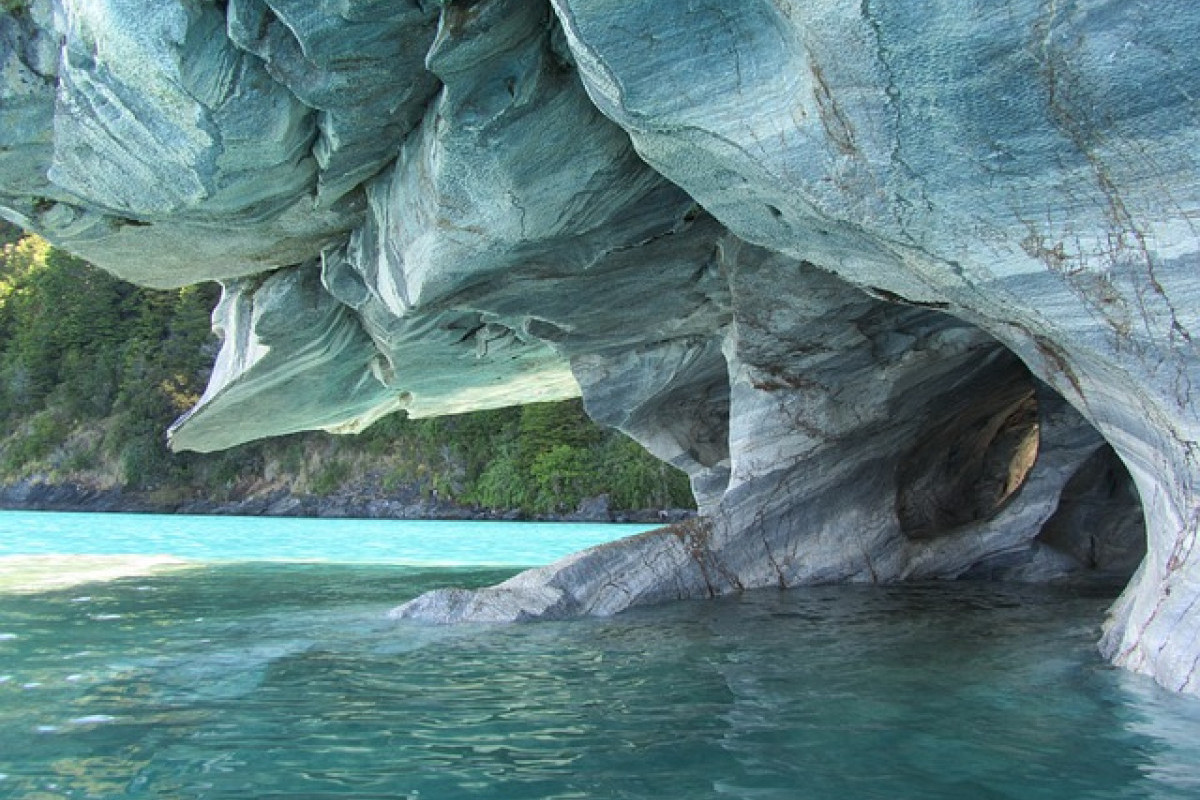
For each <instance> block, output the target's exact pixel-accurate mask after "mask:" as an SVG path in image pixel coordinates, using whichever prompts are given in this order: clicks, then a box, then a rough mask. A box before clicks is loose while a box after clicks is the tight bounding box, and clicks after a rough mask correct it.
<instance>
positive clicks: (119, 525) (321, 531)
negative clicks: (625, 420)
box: [0, 511, 655, 566]
mask: <svg viewBox="0 0 1200 800" xmlns="http://www.w3.org/2000/svg"><path fill="white" fill-rule="evenodd" d="M654 527H655V526H653V525H611V524H607V523H571V524H562V523H546V522H479V521H464V522H459V521H453V520H382V519H379V520H365V519H305V518H296V517H219V516H209V517H201V516H187V515H181V514H179V515H164V514H55V513H45V512H40V511H0V557H2V556H15V555H27V556H28V555H43V554H57V553H70V554H74V555H80V554H90V555H146V556H152V555H170V556H173V557H176V558H191V559H199V560H203V561H212V560H222V561H325V562H338V563H348V564H355V563H359V564H410V565H417V564H419V565H427V566H432V565H436V566H495V565H504V566H509V565H514V564H515V565H520V566H533V565H539V564H547V563H549V562H551V561H553V560H555V559H557V558H561V557H562V556H565V555H568V554H570V553H574V552H576V551H578V550H583V549H585V548H588V547H591V546H593V545H597V544H601V543H603V542H609V541H612V540H613V539H615V538H617V537H620V536H629V535H632V534H634V533H637V532H639V531H647V530H651V529H652V528H654Z"/></svg>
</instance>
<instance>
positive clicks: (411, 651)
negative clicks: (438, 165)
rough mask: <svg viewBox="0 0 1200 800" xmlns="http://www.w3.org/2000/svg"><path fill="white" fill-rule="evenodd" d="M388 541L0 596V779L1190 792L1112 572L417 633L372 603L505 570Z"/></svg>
mask: <svg viewBox="0 0 1200 800" xmlns="http://www.w3.org/2000/svg"><path fill="white" fill-rule="evenodd" d="M53 516H57V515H53ZM64 516H67V517H68V518H67V519H60V520H59V521H58V522H57V523H56V524H61V525H64V526H66V527H68V528H69V527H71V525H72V524H73V523H74V522H75V521H77V520H80V521H82V520H83V518H82V517H74V516H71V515H64ZM160 519H161V518H160ZM10 521H11V520H10ZM138 521H142V522H145V521H148V520H147V518H135V519H134V521H133V522H131V523H129V524H137V522H138ZM241 522H242V520H229V519H223V518H222V519H215V520H211V524H212V525H215V526H221V525H224V526H230V525H232V526H238V525H239V524H240V523H241ZM261 522H263V521H261V520H253V521H252V523H253V524H259V523H261ZM266 522H267V523H270V522H273V521H270V520H268V521H266ZM291 522H292V521H286V522H285V526H284V527H286V525H288V524H290V523H291ZM316 524H318V525H322V526H323V525H326V524H330V525H334V526H340V525H343V524H345V525H348V526H349V527H348V528H346V529H344V530H345V531H347V532H348V533H349V534H351V535H352V534H353V529H354V523H343V522H340V521H338V522H332V521H327V520H322V521H319V522H318V523H316ZM369 524H371V525H373V524H374V523H369ZM404 524H407V523H404ZM522 527H523V526H520V525H515V526H513V527H512V528H510V529H508V535H509V536H512V537H515V538H521V535H522V534H521V528H522ZM562 527H563V528H564V531H563V534H564V535H569V533H570V529H572V528H574V526H562ZM4 530H6V531H7V532H6V533H5V536H6V538H8V539H9V541H8V542H7V543H6V545H5V546H6V547H9V548H11V547H12V546H13V545H12V541H13V540H15V539H16V538H17V537H16V535H15V534H13V533H12V531H11V530H8V529H4ZM264 530H265V531H268V532H269V531H270V530H271V528H270V526H269V524H268V526H267V527H266V528H257V529H255V533H254V535H256V536H262V535H264V533H263V531H264ZM280 530H283V528H280ZM472 530H474V527H473V526H469V527H467V528H466V529H465V530H464V532H463V535H468V536H469V535H470V533H471V531H472ZM609 530H610V536H611V535H614V534H616V533H620V532H623V531H622V530H620V529H617V530H614V529H612V528H610V529H609ZM364 535H365V534H364ZM249 536H250V533H249V532H247V533H245V534H244V537H249ZM201 539H203V537H201ZM168 543H169V542H168ZM260 544H261V543H260ZM282 548H283V546H282V545H281V549H282ZM354 548H355V545H354V544H353V543H349V542H348V543H347V544H346V547H344V548H339V550H338V551H337V552H333V553H329V554H327V555H328V556H329V557H330V558H331V560H337V561H344V560H346V559H347V558H348V556H347V553H346V552H345V551H347V550H350V551H352V550H354ZM153 552H154V553H156V554H162V553H166V554H168V555H179V554H178V553H172V552H171V550H170V549H167V550H155V551H153ZM143 555H145V553H143ZM256 558H258V557H257V556H256ZM388 561H390V562H393V563H389V564H367V563H316V562H314V563H296V562H294V561H293V562H292V563H269V562H262V561H256V562H254V563H250V562H239V561H230V560H225V561H221V562H214V563H189V564H182V565H179V564H177V565H175V567H176V568H175V571H173V572H169V573H164V574H151V575H138V576H131V577H125V578H120V579H116V580H109V581H104V582H91V583H80V584H77V585H73V586H70V587H66V588H60V589H54V590H43V591H29V590H28V589H26V590H23V591H21V592H20V593H16V592H7V593H0V797H5V798H7V797H12V798H22V800H24V799H25V798H29V799H31V800H43V798H126V797H135V798H239V799H241V798H250V799H256V798H401V800H409V799H413V800H415V799H417V798H419V799H420V800H455V799H457V798H504V799H505V800H509V799H514V800H519V799H520V798H531V799H532V798H562V799H565V798H655V799H656V800H662V799H664V798H689V799H690V798H746V799H747V800H749V799H750V798H754V799H756V800H757V799H760V798H768V799H772V800H773V799H774V798H779V799H780V800H783V798H788V799H789V800H790V799H791V798H830V799H831V800H833V799H834V798H837V799H838V800H840V799H841V798H880V799H881V800H882V799H883V798H886V799H887V800H896V799H897V798H914V799H915V798H953V799H954V800H962V799H963V798H984V799H985V800H986V799H988V798H1013V800H1018V799H1019V800H1029V799H1031V798H1033V799H1037V798H1046V799H1047V800H1049V799H1050V798H1054V799H1055V800H1057V799H1059V798H1064V799H1071V800H1074V799H1075V798H1097V799H1099V798H1104V799H1105V800H1110V799H1112V798H1196V797H1200V701H1196V700H1195V699H1191V698H1183V697H1179V696H1175V695H1172V694H1170V693H1167V692H1164V691H1162V690H1160V689H1158V688H1157V687H1156V686H1155V685H1154V684H1153V683H1151V682H1150V681H1148V680H1146V679H1143V678H1140V677H1137V676H1132V675H1128V674H1126V673H1124V672H1122V671H1119V670H1114V669H1110V668H1109V667H1108V666H1106V665H1105V664H1104V663H1103V662H1102V661H1101V660H1100V658H1099V657H1098V656H1097V654H1096V651H1095V646H1094V643H1095V641H1096V639H1097V637H1098V632H1099V631H1098V626H1099V622H1100V621H1101V619H1102V617H1103V613H1104V609H1105V608H1106V607H1107V605H1108V604H1109V603H1110V602H1111V599H1112V592H1111V591H1110V590H1107V589H1099V588H1074V589H1071V588H1064V587H1059V588H1051V587H1019V586H1016V587H1014V586H1001V585H990V584H964V583H958V584H938V585H917V586H906V587H862V586H858V587H817V588H811V589H802V590H794V591H789V592H778V591H765V592H756V593H750V594H747V595H745V596H742V597H735V598H727V599H723V600H718V601H701V602H689V603H678V604H672V605H669V606H663V607H659V608H653V609H642V610H635V611H632V612H629V613H626V614H622V615H619V616H617V617H614V618H611V619H604V620H583V621H578V622H570V623H541V624H532V625H503V626H476V625H472V626H457V627H429V626H420V625H415V624H412V623H406V622H399V621H394V620H389V619H387V618H386V612H387V610H388V609H390V608H392V607H393V606H395V605H396V604H398V603H399V602H402V601H403V600H405V599H408V598H410V597H413V596H415V595H417V594H419V593H420V592H422V591H425V590H428V589H431V588H434V587H439V586H446V585H458V586H473V585H483V584H487V583H492V582H495V581H497V580H500V579H503V578H504V577H507V576H508V575H510V574H512V573H513V572H514V571H515V569H514V568H512V567H509V568H505V567H495V566H492V567H486V566H448V565H439V566H413V565H409V566H403V565H396V564H395V563H394V561H395V559H393V558H389V559H388Z"/></svg>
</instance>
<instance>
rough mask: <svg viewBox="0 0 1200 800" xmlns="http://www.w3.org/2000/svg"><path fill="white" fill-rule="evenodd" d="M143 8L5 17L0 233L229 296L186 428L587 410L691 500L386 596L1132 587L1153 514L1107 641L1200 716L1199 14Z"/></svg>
mask: <svg viewBox="0 0 1200 800" xmlns="http://www.w3.org/2000/svg"><path fill="white" fill-rule="evenodd" d="M151 5H152V8H148V7H147V5H146V3H144V2H138V3H133V2H129V0H109V2H105V3H100V4H97V3H85V2H81V1H80V2H76V1H75V0H56V2H55V3H53V4H51V3H50V2H49V0H34V1H33V2H31V3H29V4H28V6H22V7H21V8H20V9H18V10H17V11H16V12H13V13H10V14H8V15H5V16H4V17H2V18H0V63H2V64H3V65H4V66H3V74H4V76H5V78H4V81H3V83H2V85H0V104H2V105H0V108H2V113H3V117H4V120H5V122H6V124H5V126H3V131H0V137H3V139H2V140H0V145H3V146H2V147H0V207H2V209H3V214H4V215H5V216H6V217H7V218H9V219H12V220H14V221H16V222H18V223H20V224H22V225H24V226H26V227H29V228H32V229H35V230H38V231H41V232H44V233H45V234H46V235H48V236H49V237H50V238H52V239H53V240H55V241H56V242H58V243H61V244H63V245H64V246H67V247H69V248H71V249H73V250H75V251H76V252H78V253H80V254H82V255H84V256H86V257H88V258H91V259H92V260H94V261H96V262H97V263H99V264H100V265H101V266H104V267H106V268H108V269H110V270H112V271H114V272H116V273H118V274H121V275H124V276H126V277H129V278H132V279H135V280H139V281H142V282H145V283H148V284H151V285H157V286H175V285H181V284H185V283H189V282H194V281H199V280H208V279H220V280H222V282H223V283H224V284H225V288H226V295H225V299H224V300H223V301H222V304H221V306H220V308H219V309H218V312H217V314H216V316H215V320H216V324H217V327H218V328H219V329H220V330H221V331H222V332H223V333H224V337H225V339H224V347H223V350H222V353H221V356H220V358H219V360H218V365H217V368H216V370H215V371H214V378H213V383H212V385H211V386H210V389H209V391H208V393H206V395H205V397H204V398H203V399H202V400H201V402H200V404H199V405H198V406H197V408H196V409H195V410H194V411H193V412H191V414H190V415H189V416H187V417H185V418H184V419H182V420H181V421H180V423H178V425H177V426H176V428H175V429H174V431H173V434H172V435H173V441H174V442H175V444H176V446H179V447H189V448H194V449H213V448H220V447H226V446H229V445H231V444H234V443H236V442H238V441H243V440H245V439H247V438H253V437H257V436H265V435H272V434H278V433H286V432H290V431H294V430H300V429H305V428H323V429H326V430H356V429H358V428H360V427H362V426H364V425H366V424H369V423H370V421H372V420H373V419H375V418H377V417H378V416H379V415H381V414H385V413H389V412H391V411H394V410H397V409H406V410H407V411H408V412H409V413H410V414H413V415H418V416H419V415H431V414H441V413H453V412H455V411H461V410H467V409H471V408H485V407H492V406H498V405H503V404H509V403H514V402H528V401H530V400H534V399H552V398H557V397H564V396H569V395H572V394H577V393H580V392H582V394H583V397H584V401H585V404H586V406H587V408H588V411H589V413H590V414H592V415H593V416H594V417H595V418H597V419H599V420H601V421H603V422H606V423H608V424H612V425H615V426H617V427H620V428H621V429H622V430H624V431H626V432H627V433H629V434H630V435H632V436H634V437H635V438H637V439H638V440H639V441H640V442H642V443H643V444H644V445H645V446H646V447H647V448H648V449H649V450H650V451H651V452H652V453H654V454H655V455H657V456H659V457H660V458H662V459H664V460H667V461H669V462H671V463H673V464H675V465H677V466H679V467H681V468H683V469H685V470H686V471H687V472H688V473H689V475H690V476H691V479H692V485H693V488H694V491H695V494H696V497H697V500H698V502H699V504H700V507H701V510H702V514H703V516H702V517H701V519H699V520H697V521H693V522H689V523H686V524H684V525H683V526H682V527H675V528H671V529H665V530H664V531H661V532H658V533H655V534H650V535H646V536H643V537H640V538H637V539H635V540H632V541H629V542H626V543H622V544H619V545H614V546H609V547H605V548H601V549H599V550H595V551H591V552H589V553H585V554H581V555H579V556H576V557H574V558H572V559H569V560H568V561H566V562H564V563H562V564H559V565H556V566H554V567H551V568H546V569H543V570H540V571H537V572H534V573H530V574H527V575H524V576H520V577H519V578H517V579H514V580H513V581H511V582H509V583H508V584H505V585H504V586H501V587H496V588H495V589H492V590H486V591H484V592H481V593H454V592H451V593H442V594H438V595H435V596H432V597H427V598H422V599H420V600H418V601H415V602H414V603H413V604H410V605H409V606H407V607H405V608H404V609H402V610H400V611H399V612H398V613H400V614H401V615H405V616H421V617H424V618H435V619H451V618H455V619H457V618H471V619H515V618H528V617H541V616H566V615H571V614H580V613H612V612H614V611H617V610H620V609H621V608H625V607H628V606H629V605H632V604H636V603H642V602H651V601H658V600H661V599H664V598H669V597H690V596H700V595H706V594H719V593H723V592H728V591H738V590H741V589H745V588H750V587H756V586H781V585H782V586H790V585H795V584H797V583H806V582H817V581H831V580H855V581H894V580H907V579H918V578H952V577H958V576H963V575H976V574H979V575H999V576H1007V577H1014V578H1025V579H1034V578H1045V577H1047V576H1053V575H1060V574H1063V573H1064V571H1068V570H1070V569H1074V568H1079V567H1093V568H1100V569H1102V570H1110V571H1116V572H1121V571H1127V570H1128V569H1129V567H1130V565H1131V564H1132V562H1133V561H1135V560H1136V559H1137V556H1138V553H1140V550H1139V547H1138V540H1139V538H1140V537H1139V528H1138V524H1137V513H1136V511H1135V508H1136V500H1137V499H1140V503H1141V508H1142V512H1143V514H1144V530H1145V545H1146V556H1145V558H1144V559H1142V561H1141V564H1140V567H1139V568H1138V570H1137V573H1136V575H1134V576H1133V577H1132V579H1131V581H1130V584H1129V586H1128V588H1127V589H1126V591H1125V593H1124V594H1123V595H1122V599H1121V600H1120V601H1119V603H1118V604H1117V606H1116V607H1115V608H1114V611H1113V615H1112V618H1111V620H1110V621H1109V624H1108V627H1107V630H1106V634H1105V639H1104V645H1103V646H1104V648H1105V650H1106V652H1107V653H1108V654H1109V655H1110V656H1111V657H1112V658H1113V659H1114V660H1115V661H1116V662H1117V663H1120V664H1122V665H1124V666H1127V667H1130V668H1132V669H1135V670H1138V671H1141V672H1145V673H1147V674H1150V675H1153V676H1154V677H1155V678H1156V679H1157V680H1158V681H1159V682H1160V683H1162V684H1164V685H1166V686H1169V687H1171V688H1175V689H1182V690H1186V691H1200V674H1198V673H1200V645H1198V644H1197V641H1198V639H1197V637H1198V635H1200V623H1198V622H1197V621H1196V616H1195V603H1196V602H1197V599H1198V598H1200V554H1197V553H1196V552H1195V549H1196V536H1197V527H1198V524H1200V523H1198V519H1200V496H1198V492H1200V466H1197V458H1196V453H1195V447H1196V444H1195V443H1196V441H1197V440H1198V439H1200V418H1198V414H1197V409H1198V406H1197V404H1196V402H1195V401H1194V399H1193V397H1192V388H1191V387H1192V384H1193V382H1194V380H1195V379H1196V378H1197V377H1200V360H1198V358H1197V353H1196V350H1195V346H1194V344H1193V342H1192V334H1193V331H1194V330H1195V329H1196V327H1197V323H1198V322H1200V319H1198V317H1200V278H1197V275H1200V270H1198V269H1197V268H1198V267H1200V255H1198V252H1200V236H1198V235H1197V232H1196V230H1195V228H1194V220H1195V219H1196V217H1197V215H1198V212H1200V188H1198V187H1200V181H1197V180H1196V177H1197V169H1196V164H1195V161H1194V158H1195V156H1194V154H1195V153H1196V152H1200V150H1198V148H1197V145H1198V144H1200V141H1198V140H1200V120H1198V119H1197V109H1196V106H1195V101H1194V98H1195V97H1196V96H1197V92H1198V90H1200V51H1198V50H1197V49H1196V48H1195V47H1194V46H1193V45H1194V40H1195V38H1196V37H1197V35H1198V34H1200V11H1197V10H1196V9H1194V8H1192V7H1191V6H1190V5H1189V4H1187V3H1184V2H1180V1H1176V0H1171V2H1167V3H1166V4H1159V5H1157V6H1155V7H1153V8H1149V7H1144V6H1141V5H1138V4H1130V3H1125V2H1119V0H1094V2H1088V3H1084V4H1049V5H1047V4H1044V3H1040V2H1034V0H1006V2H1003V3H999V4H992V5H988V6H987V7H983V6H981V7H979V8H976V9H968V10H964V8H963V7H962V6H961V4H951V3H940V4H938V3H935V4H933V5H928V4H926V5H923V6H921V7H920V8H917V7H915V6H914V7H908V6H904V5H903V4H895V3H893V4H878V3H871V2H867V3H862V4H844V3H841V4H839V3H830V2H814V3H805V4H787V3H777V2H768V0H751V1H750V2H744V3H736V4H730V3H722V2H718V0H694V1H693V2H689V3H686V4H685V3H674V4H672V3H668V4H663V3H651V2H647V1H646V0H637V2H625V1H624V0H623V1H622V2H620V3H617V2H614V1H613V0H550V2H548V3H540V2H528V1H527V0H478V1H477V2H466V1H465V0H459V1H458V2H447V3H439V4H432V3H423V2H416V0H414V2H410V3H382V2H378V0H338V1H337V2H333V1H332V0H331V1H330V2H305V3H298V2H292V0H230V2H229V3H228V4H224V5H220V4H207V3H196V2H190V0H154V3H152V4H151ZM268 273H269V274H268ZM1105 446H1107V447H1111V452H1112V453H1114V454H1115V458H1116V459H1117V461H1119V463H1117V461H1113V460H1112V459H1113V456H1110V455H1108V453H1109V452H1110V451H1109V450H1106V449H1103V448H1104V447H1105ZM1126 470H1127V472H1126ZM1126 475H1127V476H1128V478H1126ZM1130 487H1132V488H1130ZM1135 490H1136V491H1135ZM1105 509H1110V510H1111V509H1116V510H1117V513H1116V515H1115V516H1113V515H1112V514H1109V513H1108V512H1107V511H1105ZM1098 515H1100V516H1103V517H1104V518H1105V519H1109V520H1119V522H1117V523H1114V524H1112V525H1104V526H1100V527H1098V528H1093V529H1092V530H1085V529H1087V528H1092V527H1093V523H1092V521H1093V520H1095V519H1096V518H1097V516H1098Z"/></svg>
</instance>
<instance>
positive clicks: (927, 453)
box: [896, 350, 1146, 581]
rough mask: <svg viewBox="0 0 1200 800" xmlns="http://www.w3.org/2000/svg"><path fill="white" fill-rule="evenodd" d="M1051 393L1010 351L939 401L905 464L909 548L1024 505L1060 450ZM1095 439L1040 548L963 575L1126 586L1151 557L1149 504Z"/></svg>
mask: <svg viewBox="0 0 1200 800" xmlns="http://www.w3.org/2000/svg"><path fill="white" fill-rule="evenodd" d="M1050 391H1052V390H1051V389H1049V388H1048V387H1045V386H1043V385H1041V384H1040V383H1039V382H1038V381H1037V380H1036V379H1035V378H1034V377H1033V376H1032V374H1030V372H1029V370H1028V369H1027V368H1026V367H1025V365H1024V364H1023V363H1022V362H1021V361H1020V360H1019V359H1018V358H1017V357H1016V356H1015V355H1014V354H1012V353H1011V352H1010V351H1008V350H1003V351H1000V352H998V353H997V354H996V356H995V357H994V361H993V363H992V364H989V365H988V366H987V367H986V368H985V369H981V370H979V371H977V372H975V373H974V374H973V375H972V376H971V377H970V378H969V379H967V380H964V381H962V382H960V383H958V384H956V385H954V387H953V388H952V389H949V390H947V391H946V392H945V393H944V394H943V395H942V396H941V397H940V398H939V399H938V401H937V403H936V404H935V405H936V407H937V408H938V412H939V413H937V414H936V415H934V416H931V417H930V418H929V419H928V420H927V422H926V423H925V425H924V426H923V428H922V429H921V431H920V433H919V435H918V436H917V438H916V439H915V441H916V444H915V446H913V447H912V448H911V449H910V450H909V451H908V452H907V453H906V454H905V456H904V457H903V458H901V459H900V460H899V462H898V464H897V471H896V490H897V491H896V515H897V518H898V520H899V523H900V529H901V531H902V532H903V533H904V535H905V536H906V537H907V538H908V539H909V540H911V541H929V540H933V539H939V538H941V537H948V536H953V535H955V534H957V533H960V532H961V531H963V530H964V529H967V528H968V527H970V526H973V525H976V524H977V523H980V522H986V521H988V520H991V519H993V518H995V517H996V516H997V515H999V513H1000V512H1001V510H1002V509H1004V508H1005V506H1007V505H1008V504H1009V503H1012V502H1020V499H1019V497H1018V496H1019V494H1020V492H1021V490H1022V488H1023V487H1024V486H1025V484H1026V482H1027V480H1028V478H1029V476H1030V473H1031V471H1032V470H1033V468H1034V464H1035V462H1037V460H1038V458H1039V451H1040V450H1041V449H1043V448H1046V447H1054V445H1053V444H1052V443H1051V444H1047V443H1046V442H1044V441H1042V433H1043V432H1042V431H1041V430H1040V420H1041V418H1040V414H1041V413H1042V410H1041V409H1040V408H1039V398H1040V399H1041V400H1042V403H1043V404H1049V402H1050V399H1049V395H1048V394H1046V393H1048V392H1050ZM1047 411H1048V412H1049V413H1051V414H1052V415H1053V413H1054V412H1053V411H1052V410H1050V409H1047ZM1078 424H1080V425H1086V423H1084V422H1083V421H1082V420H1080V421H1079V423H1078ZM1093 435H1094V436H1095V438H1096V442H1097V446H1096V449H1095V450H1094V451H1093V452H1091V454H1090V455H1088V456H1087V457H1086V458H1083V457H1082V456H1080V457H1081V458H1083V460H1082V461H1075V462H1073V464H1074V466H1073V467H1067V466H1066V465H1064V466H1063V469H1064V470H1065V469H1068V468H1070V469H1072V472H1071V473H1070V477H1069V478H1068V477H1067V475H1066V474H1062V480H1064V481H1065V485H1063V484H1060V485H1063V488H1062V490H1061V492H1059V493H1058V494H1057V507H1056V509H1055V511H1054V512H1053V514H1051V515H1050V516H1049V518H1048V519H1047V520H1046V521H1045V523H1044V524H1042V526H1041V529H1040V531H1038V532H1036V538H1034V535H1035V532H1034V531H1029V537H1030V538H1032V539H1033V542H1032V547H1031V548H1030V549H1029V550H1027V551H1023V552H1017V551H1009V552H1007V553H997V554H995V555H994V556H993V557H987V558H985V559H984V560H983V561H981V562H980V563H978V564H976V565H975V566H973V567H972V568H971V569H969V570H968V571H967V572H965V573H963V576H964V577H969V576H985V575H990V576H993V577H1015V578H1017V579H1019V580H1030V579H1034V580H1040V579H1050V578H1056V577H1067V576H1074V577H1083V576H1088V577H1092V578H1098V579H1103V580H1111V581H1126V580H1128V579H1129V578H1130V577H1131V576H1132V575H1133V573H1134V571H1135V570H1136V569H1137V567H1138V565H1139V564H1140V563H1141V560H1142V558H1143V557H1144V556H1145V553H1146V529H1145V522H1144V519H1143V515H1142V505H1141V500H1140V498H1139V496H1138V492H1137V489H1136V487H1135V485H1134V483H1133V479H1132V478H1131V477H1130V475H1129V472H1128V470H1127V469H1126V468H1125V465H1124V464H1123V463H1122V462H1121V460H1120V458H1119V457H1118V456H1117V454H1116V453H1115V451H1114V450H1113V449H1112V447H1111V446H1109V445H1107V444H1100V442H1101V439H1100V437H1099V435H1098V434H1093ZM1053 439H1054V437H1051V440H1052V441H1053ZM1046 457H1049V456H1048V455H1047V456H1046ZM1050 469H1055V468H1054V467H1050ZM1060 474H1061V473H1060ZM1040 491H1044V489H1039V492H1040ZM1030 501H1031V502H1036V500H1035V499H1034V498H1031V499H1030ZM1039 550H1040V551H1044V552H1040V553H1039ZM1035 576H1036V577H1035Z"/></svg>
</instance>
